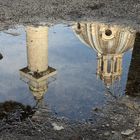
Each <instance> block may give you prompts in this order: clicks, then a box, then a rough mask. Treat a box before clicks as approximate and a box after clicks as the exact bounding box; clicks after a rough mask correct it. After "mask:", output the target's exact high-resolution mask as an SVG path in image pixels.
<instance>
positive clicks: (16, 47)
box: [0, 24, 132, 120]
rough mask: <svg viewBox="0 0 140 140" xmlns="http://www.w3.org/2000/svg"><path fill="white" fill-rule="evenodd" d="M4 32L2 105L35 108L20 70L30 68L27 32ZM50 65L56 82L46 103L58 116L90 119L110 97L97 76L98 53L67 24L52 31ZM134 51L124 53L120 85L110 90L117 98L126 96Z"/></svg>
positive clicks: (1, 45)
mask: <svg viewBox="0 0 140 140" xmlns="http://www.w3.org/2000/svg"><path fill="white" fill-rule="evenodd" d="M7 32H9V33H10V32H12V33H16V34H19V35H18V36H13V35H10V34H9V33H8V34H7V33H5V32H0V48H1V49H0V52H1V53H2V54H3V59H2V60H0V78H1V81H0V89H1V91H0V102H4V101H8V100H14V101H17V102H21V103H23V104H28V105H31V106H34V105H35V104H36V101H35V100H34V97H33V95H32V94H31V92H30V91H29V88H28V85H27V84H26V83H24V82H23V81H22V80H20V75H19V70H20V69H21V68H23V67H26V66H27V58H26V57H27V56H26V32H25V27H24V26H18V27H17V28H16V29H9V30H8V31H7ZM48 40H49V42H48V46H49V52H48V55H49V65H50V66H52V67H53V68H55V69H57V75H56V76H55V80H52V79H50V82H49V85H48V87H49V88H48V91H47V93H46V94H45V96H44V102H45V104H46V105H47V106H48V107H49V108H51V109H52V111H54V112H55V113H57V114H58V116H65V117H68V118H70V119H73V120H76V119H85V118H89V117H90V115H91V111H92V109H93V108H96V107H100V106H102V105H104V103H106V101H107V100H108V99H109V98H110V95H109V94H106V93H107V89H106V87H105V85H104V83H103V81H101V80H100V79H99V78H98V79H97V76H96V69H97V54H96V52H95V51H94V50H92V49H91V48H88V47H87V46H86V45H85V44H83V43H82V42H81V41H80V40H79V39H78V38H77V37H76V36H75V33H74V32H73V30H72V28H71V27H67V26H66V25H62V24H60V25H55V26H52V27H50V28H49V39H48ZM131 54H132V52H131V51H128V52H127V53H125V54H124V57H123V65H122V66H123V73H122V76H121V80H120V82H119V83H117V84H116V85H117V86H116V85H114V87H111V88H110V91H111V92H112V93H113V94H114V95H116V96H117V95H119V94H121V95H122V93H124V90H125V87H126V81H127V73H128V69H129V64H130V60H131Z"/></svg>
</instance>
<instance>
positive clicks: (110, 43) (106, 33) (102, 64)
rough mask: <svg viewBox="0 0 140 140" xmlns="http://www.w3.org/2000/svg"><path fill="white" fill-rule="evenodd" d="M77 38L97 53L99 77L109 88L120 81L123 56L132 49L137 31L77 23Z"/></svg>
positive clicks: (120, 27)
mask: <svg viewBox="0 0 140 140" xmlns="http://www.w3.org/2000/svg"><path fill="white" fill-rule="evenodd" d="M73 29H74V32H75V33H76V36H77V37H78V38H79V39H80V40H81V42H83V43H84V44H86V45H87V46H88V47H90V48H92V49H94V50H95V51H96V52H97V75H98V76H99V77H100V79H101V80H102V81H103V82H104V84H105V85H106V86H107V87H109V86H111V85H112V84H113V83H114V81H116V80H118V79H120V77H121V74H122V58H123V54H124V53H125V52H126V51H128V50H129V49H131V48H132V47H133V44H134V40H135V34H136V32H135V30H133V29H131V28H129V27H122V26H118V25H109V24H103V23H97V22H93V23H92V22H88V23H76V24H75V25H74V26H73Z"/></svg>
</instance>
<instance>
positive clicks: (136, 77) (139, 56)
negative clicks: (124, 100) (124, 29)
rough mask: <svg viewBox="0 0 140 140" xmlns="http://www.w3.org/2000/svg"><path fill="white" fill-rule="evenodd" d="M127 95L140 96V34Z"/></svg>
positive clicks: (136, 40)
mask: <svg viewBox="0 0 140 140" xmlns="http://www.w3.org/2000/svg"><path fill="white" fill-rule="evenodd" d="M126 94H128V95H132V96H136V95H140V33H137V34H136V39H135V43H134V48H133V53H132V59H131V63H130V68H129V73H128V80H127V85H126Z"/></svg>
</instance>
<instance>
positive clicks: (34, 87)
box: [20, 26, 56, 101]
mask: <svg viewBox="0 0 140 140" xmlns="http://www.w3.org/2000/svg"><path fill="white" fill-rule="evenodd" d="M26 41H27V64H28V66H27V67H25V68H23V69H21V70H20V76H21V78H22V79H23V80H24V81H27V82H28V85H29V89H30V91H31V92H32V94H33V96H34V97H35V99H36V100H37V101H39V100H41V99H42V98H43V95H44V94H45V93H46V92H47V90H48V85H47V80H48V78H49V77H51V76H53V75H55V74H56V70H55V69H54V68H52V67H49V66H48V27H47V26H39V27H34V26H28V27H27V28H26Z"/></svg>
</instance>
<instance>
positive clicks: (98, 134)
mask: <svg viewBox="0 0 140 140" xmlns="http://www.w3.org/2000/svg"><path fill="white" fill-rule="evenodd" d="M17 106H19V105H18V104H17ZM10 112H11V109H10ZM93 116H94V117H93V118H94V119H93V118H92V117H91V118H90V119H88V120H85V121H82V122H71V121H70V120H68V119H66V118H58V117H56V116H55V115H53V114H52V113H51V111H50V110H49V109H48V108H47V107H45V106H44V107H39V108H38V109H37V110H36V112H34V114H33V115H32V117H29V116H28V117H26V119H24V120H22V121H10V123H9V122H7V121H5V120H4V119H2V120H0V121H1V122H0V139H1V140H9V139H10V140H19V139H20V140H21V139H26V140H33V139H41V140H44V139H47V140H66V139H67V140H83V139H84V140H139V138H140V102H139V99H137V98H131V97H127V96H126V97H123V98H122V99H114V100H112V101H109V102H108V104H107V105H106V107H103V108H96V109H94V110H93ZM95 116H97V117H96V119H95ZM17 117H18V116H17ZM11 120H12V119H11Z"/></svg>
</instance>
